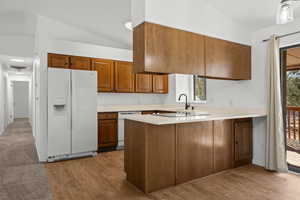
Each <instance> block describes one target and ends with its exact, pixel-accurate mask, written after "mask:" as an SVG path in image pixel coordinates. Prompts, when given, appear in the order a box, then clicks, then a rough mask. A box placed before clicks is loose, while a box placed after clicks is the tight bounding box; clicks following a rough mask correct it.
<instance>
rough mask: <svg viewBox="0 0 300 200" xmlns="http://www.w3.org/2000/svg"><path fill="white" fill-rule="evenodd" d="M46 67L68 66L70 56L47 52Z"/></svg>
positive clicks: (65, 67)
mask: <svg viewBox="0 0 300 200" xmlns="http://www.w3.org/2000/svg"><path fill="white" fill-rule="evenodd" d="M48 67H55V68H64V69H69V68H70V56H67V55H60V54H53V53H48Z"/></svg>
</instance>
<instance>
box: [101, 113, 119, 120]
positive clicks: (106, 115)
mask: <svg viewBox="0 0 300 200" xmlns="http://www.w3.org/2000/svg"><path fill="white" fill-rule="evenodd" d="M98 119H118V113H98Z"/></svg>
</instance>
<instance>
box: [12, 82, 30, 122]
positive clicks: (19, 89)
mask: <svg viewBox="0 0 300 200" xmlns="http://www.w3.org/2000/svg"><path fill="white" fill-rule="evenodd" d="M13 109H14V119H21V118H29V82H28V81H13Z"/></svg>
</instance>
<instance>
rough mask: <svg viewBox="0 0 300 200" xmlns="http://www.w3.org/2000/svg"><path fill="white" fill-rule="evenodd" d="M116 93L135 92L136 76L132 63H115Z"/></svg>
mask: <svg viewBox="0 0 300 200" xmlns="http://www.w3.org/2000/svg"><path fill="white" fill-rule="evenodd" d="M115 91H116V92H134V74H133V66H132V63H131V62H122V61H116V62H115Z"/></svg>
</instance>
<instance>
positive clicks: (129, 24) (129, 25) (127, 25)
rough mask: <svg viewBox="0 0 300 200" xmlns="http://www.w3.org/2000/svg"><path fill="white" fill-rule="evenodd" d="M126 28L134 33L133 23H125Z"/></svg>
mask: <svg viewBox="0 0 300 200" xmlns="http://www.w3.org/2000/svg"><path fill="white" fill-rule="evenodd" d="M125 27H126V28H127V29H128V30H130V31H132V30H133V27H132V22H126V23H125Z"/></svg>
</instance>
